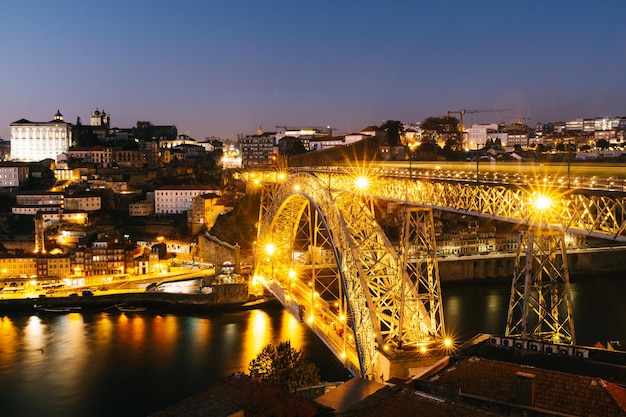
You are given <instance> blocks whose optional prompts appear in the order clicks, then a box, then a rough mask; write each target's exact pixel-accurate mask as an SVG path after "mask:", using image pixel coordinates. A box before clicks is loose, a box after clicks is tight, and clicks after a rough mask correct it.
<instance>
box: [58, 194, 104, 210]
mask: <svg viewBox="0 0 626 417" xmlns="http://www.w3.org/2000/svg"><path fill="white" fill-rule="evenodd" d="M101 208H102V198H101V197H100V196H99V195H90V194H85V195H73V196H71V197H65V210H74V211H98V210H100V209H101Z"/></svg>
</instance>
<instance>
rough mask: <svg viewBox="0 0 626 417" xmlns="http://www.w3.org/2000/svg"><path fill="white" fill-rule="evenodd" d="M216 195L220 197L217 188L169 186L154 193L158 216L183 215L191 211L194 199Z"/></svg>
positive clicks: (155, 208)
mask: <svg viewBox="0 0 626 417" xmlns="http://www.w3.org/2000/svg"><path fill="white" fill-rule="evenodd" d="M210 193H214V194H216V195H220V190H219V189H218V187H216V186H202V185H168V186H163V187H160V188H158V189H156V190H155V191H154V212H155V213H156V214H181V213H185V212H186V211H187V210H191V208H192V201H193V199H194V197H197V196H199V195H202V194H210Z"/></svg>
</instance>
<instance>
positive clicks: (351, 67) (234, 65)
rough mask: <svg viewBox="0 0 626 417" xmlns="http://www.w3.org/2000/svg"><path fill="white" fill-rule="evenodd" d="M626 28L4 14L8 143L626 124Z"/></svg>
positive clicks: (512, 12) (115, 2)
mask: <svg viewBox="0 0 626 417" xmlns="http://www.w3.org/2000/svg"><path fill="white" fill-rule="evenodd" d="M625 16H626V2H625V1H624V0H606V1H601V2H586V1H580V0H569V1H557V0H554V1H539V0H528V1H523V2H522V1H515V2H513V1H502V0H497V1H491V0H473V1H467V0H429V1H419V0H397V1H394V0H388V1H382V0H378V1H375V0H349V1H348V0H317V1H313V0H308V1H299V0H263V1H262V0H257V1H254V0H247V1H244V0H222V1H217V0H178V1H162V0H150V1H148V0H109V1H85V0H57V1H51V0H20V1H16V0H6V1H2V2H0V22H1V24H0V31H1V34H0V76H1V78H0V137H1V138H3V139H9V138H10V135H9V125H10V123H11V122H14V121H17V120H19V119H22V118H25V119H28V120H31V121H48V120H51V119H52V118H53V116H54V114H55V113H56V111H57V109H58V110H60V111H61V113H63V115H64V116H65V120H66V121H68V122H71V123H75V122H76V118H77V117H80V118H81V121H82V122H83V123H84V124H88V123H89V115H90V113H91V111H93V110H95V109H96V108H98V109H100V110H102V109H104V110H105V111H106V112H107V113H109V114H110V115H111V124H112V126H114V127H120V128H128V127H133V126H134V125H135V124H136V122H137V121H138V120H147V121H150V122H152V123H153V124H175V125H176V126H177V128H178V131H179V132H188V133H189V134H190V135H191V136H192V137H194V138H196V139H202V138H204V137H205V136H219V137H222V138H225V139H228V138H234V137H235V135H236V134H237V133H244V134H249V133H254V132H255V131H256V128H257V127H258V126H259V125H261V126H262V127H263V129H264V130H265V131H274V130H276V129H275V126H276V125H286V126H327V125H330V126H332V127H333V128H334V129H335V132H336V133H349V132H356V131H359V130H361V129H362V128H364V127H366V126H368V125H379V124H381V123H382V122H383V121H384V120H388V119H393V120H400V121H403V122H419V121H422V120H424V118H426V117H428V116H440V115H444V114H446V112H447V111H448V110H458V109H496V108H497V109H510V111H507V112H496V113H477V114H466V116H465V124H471V123H472V122H474V123H478V122H480V123H482V122H501V121H503V122H505V123H511V122H515V121H517V120H518V119H519V118H521V117H529V118H530V120H529V121H527V123H535V122H537V121H542V122H548V121H565V120H571V119H575V118H578V117H596V116H617V115H624V114H626V94H625V93H626V91H625V87H624V85H625V83H624V81H625V77H624V74H626V30H625V29H626V23H625V20H624V17H625Z"/></svg>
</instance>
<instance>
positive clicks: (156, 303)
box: [0, 284, 256, 313]
mask: <svg viewBox="0 0 626 417" xmlns="http://www.w3.org/2000/svg"><path fill="white" fill-rule="evenodd" d="M255 300H256V298H255V297H250V296H249V295H248V285H247V284H228V285H214V286H213V287H212V292H211V293H210V294H179V293H166V292H153V291H146V292H129V293H114V294H103V295H89V296H85V295H82V296H70V297H39V298H10V299H2V300H0V313H8V312H21V311H32V310H33V308H34V306H35V305H37V306H41V307H44V308H45V307H80V308H81V309H83V310H103V309H106V308H109V307H112V306H115V305H119V304H121V305H133V306H143V307H148V308H149V309H157V310H168V311H176V312H180V311H214V310H221V311H225V310H234V309H242V308H246V303H249V302H251V301H255Z"/></svg>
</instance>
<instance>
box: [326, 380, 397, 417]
mask: <svg viewBox="0 0 626 417" xmlns="http://www.w3.org/2000/svg"><path fill="white" fill-rule="evenodd" d="M384 387H385V385H383V384H380V383H378V382H374V381H368V380H367V379H363V378H358V377H354V378H352V379H349V380H347V381H346V382H344V383H343V384H341V385H339V386H338V387H337V388H334V389H331V390H330V391H328V392H327V393H326V394H324V395H322V396H320V397H318V398H316V399H315V402H317V403H319V404H322V405H325V406H327V407H330V408H332V409H333V410H335V412H337V413H341V412H342V411H344V410H346V409H348V408H350V407H351V406H353V405H354V404H356V403H357V402H359V401H361V400H363V399H364V398H366V397H367V396H369V395H371V394H373V393H375V392H376V391H378V390H379V389H381V388H384Z"/></svg>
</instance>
